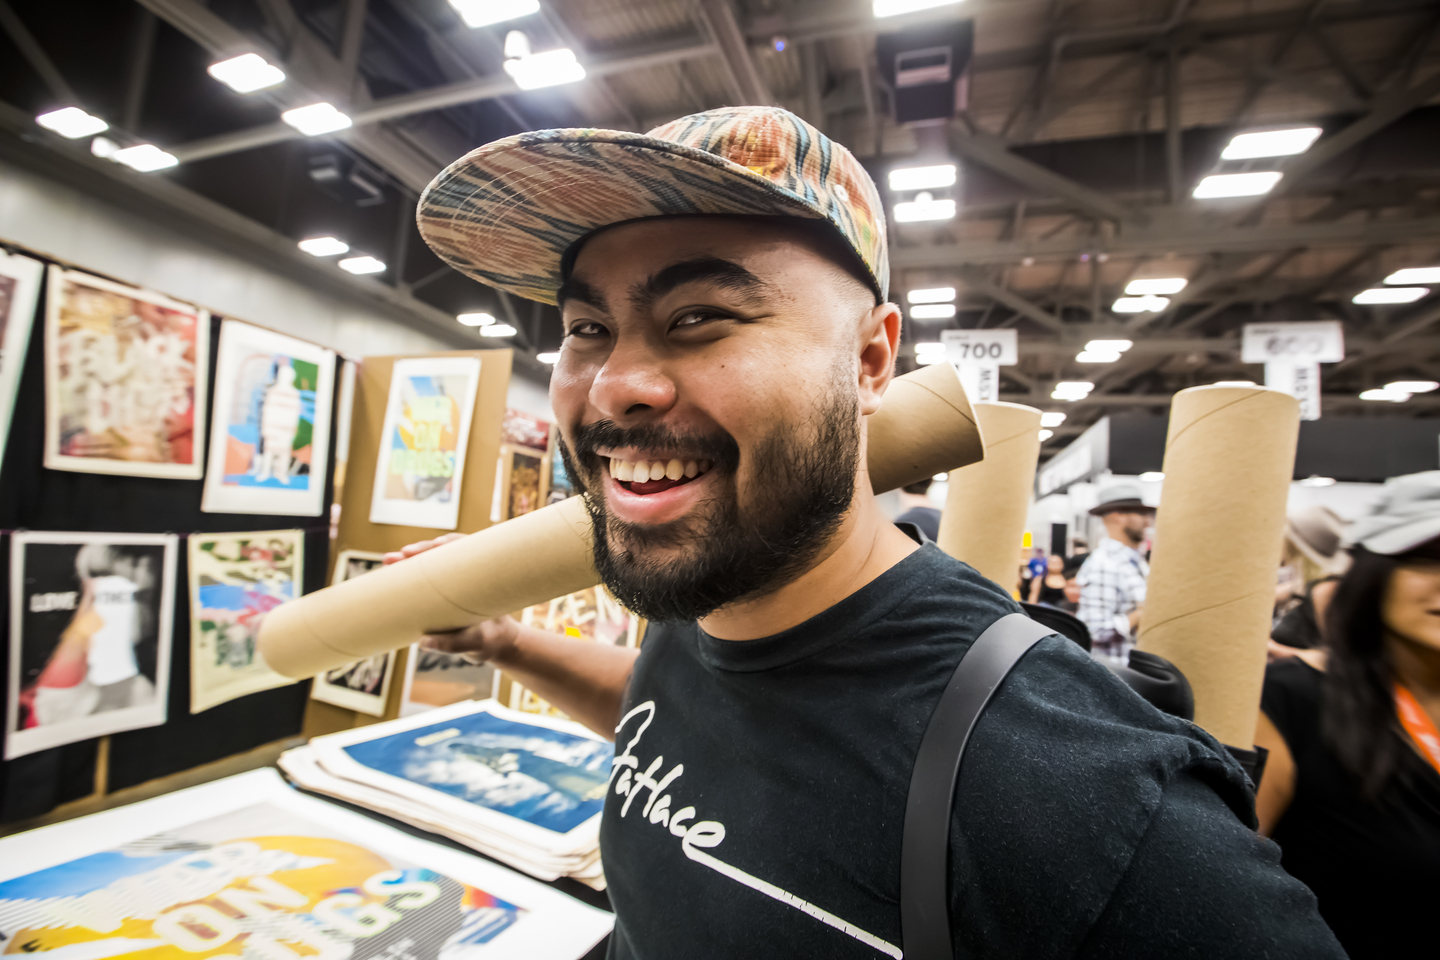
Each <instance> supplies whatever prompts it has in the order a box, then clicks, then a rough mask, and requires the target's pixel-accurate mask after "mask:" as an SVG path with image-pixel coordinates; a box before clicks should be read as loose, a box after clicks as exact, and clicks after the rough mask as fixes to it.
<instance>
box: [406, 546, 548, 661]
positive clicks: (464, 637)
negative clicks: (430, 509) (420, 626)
mask: <svg viewBox="0 0 1440 960" xmlns="http://www.w3.org/2000/svg"><path fill="white" fill-rule="evenodd" d="M464 537H465V534H463V533H447V534H444V535H443V536H439V537H436V538H435V539H434V540H421V541H419V542H418V543H411V544H406V545H405V546H403V547H401V548H400V549H399V550H391V551H390V552H389V553H387V554H385V558H384V561H383V562H384V563H385V564H386V565H387V566H388V565H390V564H392V563H399V562H400V561H401V560H409V559H410V558H411V557H414V556H418V555H419V554H422V553H424V552H425V551H427V550H434V549H435V548H436V547H443V546H444V545H445V544H447V543H454V542H455V541H456V540H461V539H464ZM519 632H520V624H518V623H516V622H515V618H514V617H510V616H501V617H496V618H495V619H493V620H486V621H484V622H482V623H477V624H475V625H474V626H472V627H465V628H464V629H462V630H451V631H448V632H446V633H431V634H426V635H425V636H424V637H423V638H421V640H420V645H421V646H422V647H424V648H425V649H426V650H438V651H439V652H440V653H454V654H459V655H460V656H462V657H464V658H465V659H466V660H469V661H470V662H471V663H476V664H479V663H485V662H486V661H488V660H498V659H502V658H503V657H504V656H505V654H507V653H509V652H510V651H511V650H513V649H514V647H515V638H516V637H517V636H518V635H519Z"/></svg>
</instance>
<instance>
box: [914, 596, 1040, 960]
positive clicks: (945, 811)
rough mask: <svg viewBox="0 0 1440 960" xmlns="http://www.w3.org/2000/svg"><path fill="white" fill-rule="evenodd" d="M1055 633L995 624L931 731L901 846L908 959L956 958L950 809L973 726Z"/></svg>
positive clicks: (1015, 617)
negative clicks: (1018, 667)
mask: <svg viewBox="0 0 1440 960" xmlns="http://www.w3.org/2000/svg"><path fill="white" fill-rule="evenodd" d="M1054 633H1055V631H1054V630H1051V629H1050V628H1049V627H1046V626H1043V625H1041V624H1039V623H1037V622H1035V621H1034V620H1031V619H1030V618H1029V617H1027V616H1026V615H1025V614H1023V613H1012V614H1010V615H1008V616H1004V617H1001V618H1000V619H999V620H996V621H995V622H994V623H992V624H991V625H990V626H989V628H988V629H987V630H986V631H985V632H984V633H982V634H980V638H979V639H978V640H976V641H975V643H974V644H973V645H971V647H970V649H969V650H968V651H966V653H965V656H964V657H962V658H961V659H960V665H959V666H958V667H956V668H955V673H954V675H953V676H952V677H951V678H950V682H949V684H947V685H946V687H945V692H944V693H943V694H941V695H940V703H939V704H938V705H937V706H936V707H935V712H934V714H932V715H931V717H930V725H929V726H928V727H926V728H925V736H924V738H923V739H922V740H921V741H920V752H919V753H918V754H916V756H915V770H914V772H912V773H911V775H910V796H909V799H908V800H907V801H906V803H905V833H904V839H903V840H902V841H901V844H900V930H901V934H902V937H903V941H902V942H903V946H904V951H905V957H906V960H952V958H953V957H954V956H955V953H954V947H953V945H952V944H951V941H950V900H949V888H950V883H949V881H950V876H949V870H948V861H949V853H950V805H951V802H952V801H953V799H954V796H955V783H956V781H957V780H958V779H959V776H960V761H961V760H962V759H963V758H964V756H965V746H966V744H967V743H968V742H969V740H970V732H971V731H972V730H974V729H975V721H976V720H978V719H980V714H981V712H983V711H984V709H985V705H986V704H987V703H989V702H990V697H991V696H992V695H993V694H994V693H995V690H996V688H998V687H999V686H1000V684H1001V682H1002V681H1003V680H1004V679H1005V677H1006V676H1007V675H1008V674H1009V673H1010V669H1011V668H1012V667H1014V666H1015V664H1016V663H1017V662H1019V660H1020V658H1021V657H1023V656H1024V655H1025V652H1026V651H1027V650H1029V649H1030V648H1031V647H1033V646H1034V645H1035V644H1036V643H1037V642H1038V641H1040V640H1042V639H1044V638H1045V637H1048V636H1052V635H1053V634H1054Z"/></svg>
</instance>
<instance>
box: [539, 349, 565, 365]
mask: <svg viewBox="0 0 1440 960" xmlns="http://www.w3.org/2000/svg"><path fill="white" fill-rule="evenodd" d="M535 359H536V360H539V361H540V362H541V363H554V362H555V361H557V360H559V359H560V351H558V350H549V351H547V352H545V353H537V354H535Z"/></svg>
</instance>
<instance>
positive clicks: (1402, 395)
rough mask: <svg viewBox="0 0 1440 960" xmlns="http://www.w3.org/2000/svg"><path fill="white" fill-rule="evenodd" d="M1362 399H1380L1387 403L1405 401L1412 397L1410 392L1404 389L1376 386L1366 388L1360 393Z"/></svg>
mask: <svg viewBox="0 0 1440 960" xmlns="http://www.w3.org/2000/svg"><path fill="white" fill-rule="evenodd" d="M1360 399H1361V400H1379V401H1382V402H1386V403H1404V402H1405V401H1406V400H1409V399H1410V394H1408V393H1406V392H1405V391H1403V390H1390V389H1384V388H1380V387H1376V388H1375V389H1374V390H1365V391H1363V392H1362V393H1361V394H1360Z"/></svg>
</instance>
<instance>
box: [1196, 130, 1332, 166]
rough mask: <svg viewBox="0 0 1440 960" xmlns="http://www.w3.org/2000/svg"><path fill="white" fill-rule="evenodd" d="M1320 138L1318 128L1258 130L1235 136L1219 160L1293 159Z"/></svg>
mask: <svg viewBox="0 0 1440 960" xmlns="http://www.w3.org/2000/svg"><path fill="white" fill-rule="evenodd" d="M1319 136H1320V128H1319V127H1291V128H1290V129H1288V130H1259V131H1256V132H1255V133H1241V134H1237V135H1236V136H1235V137H1233V138H1232V139H1231V140H1230V143H1229V144H1228V145H1227V146H1226V147H1225V150H1224V151H1223V152H1222V153H1221V154H1220V159H1221V160H1254V159H1257V158H1259V157H1293V156H1295V154H1297V153H1304V152H1305V151H1306V150H1309V149H1310V146H1311V145H1312V144H1313V143H1314V142H1315V140H1316V139H1317V138H1318V137H1319Z"/></svg>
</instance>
